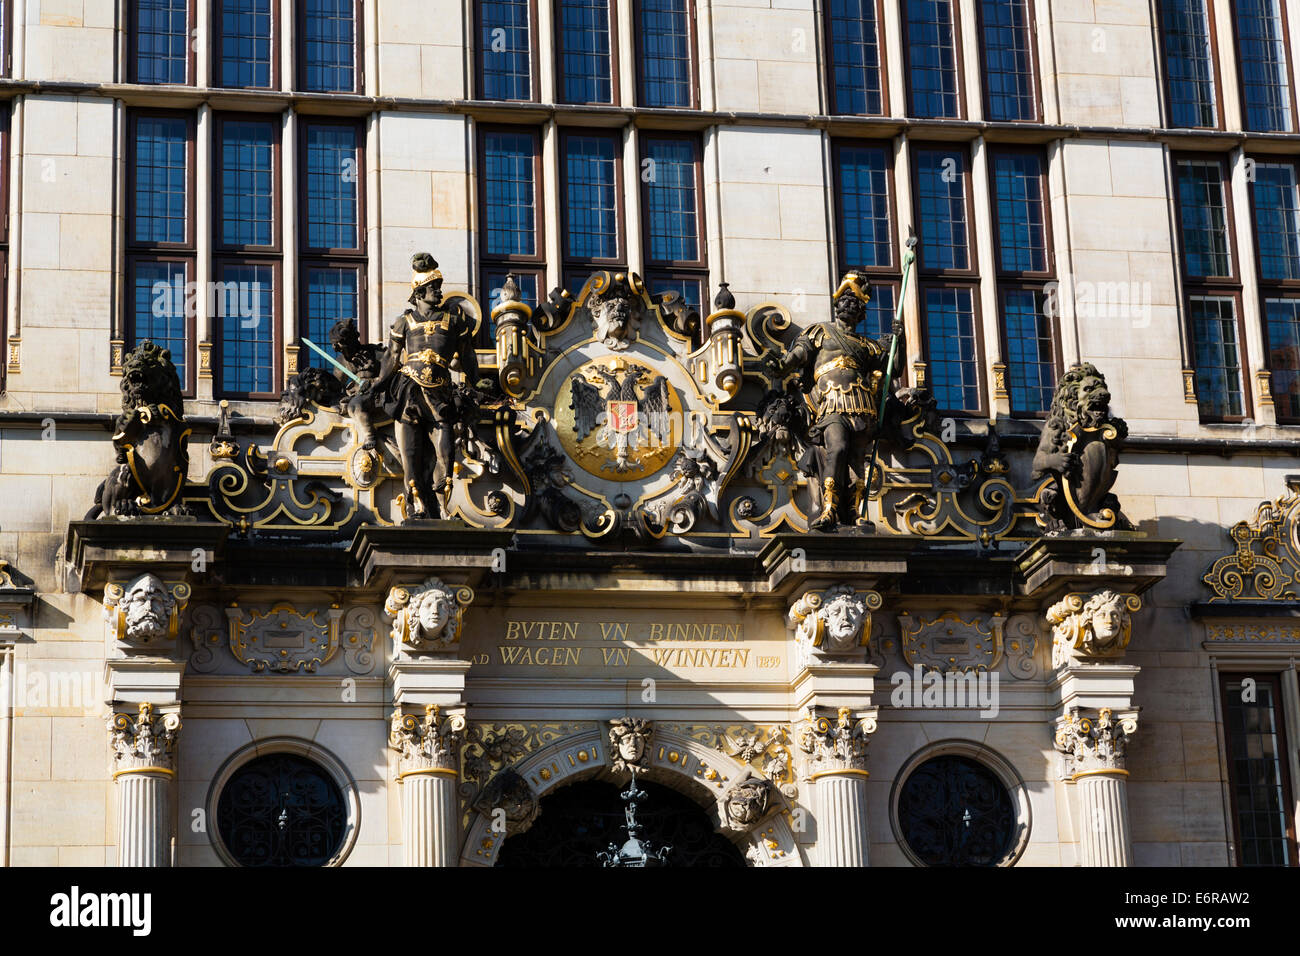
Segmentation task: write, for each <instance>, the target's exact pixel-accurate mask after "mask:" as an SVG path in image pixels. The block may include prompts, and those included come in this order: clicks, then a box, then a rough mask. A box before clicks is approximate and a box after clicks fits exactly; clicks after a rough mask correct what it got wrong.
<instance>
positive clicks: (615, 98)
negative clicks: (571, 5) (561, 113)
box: [551, 0, 636, 106]
mask: <svg viewBox="0 0 1300 956" xmlns="http://www.w3.org/2000/svg"><path fill="white" fill-rule="evenodd" d="M551 3H552V17H553V19H554V22H555V44H554V46H555V50H554V55H555V102H556V103H562V104H564V105H565V106H621V105H622V102H621V100H620V98H619V88H618V87H619V57H618V8H617V0H607V4H608V6H607V9H608V10H609V98H610V101H609V102H608V103H602V102H600V101H599V100H591V101H588V102H586V103H570V102H569V101H568V100H566V99H564V98H563V95H562V91H563V89H564V30H563V29H562V28H561V25H560V7H561V6H562V5H563V0H551ZM635 15H636V14H635V13H634V14H633V16H635Z"/></svg>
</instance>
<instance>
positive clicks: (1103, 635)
mask: <svg viewBox="0 0 1300 956" xmlns="http://www.w3.org/2000/svg"><path fill="white" fill-rule="evenodd" d="M1091 623H1092V633H1093V634H1094V635H1096V637H1097V640H1098V641H1100V642H1101V643H1103V644H1109V643H1110V642H1111V641H1113V640H1115V638H1117V637H1118V636H1119V632H1120V629H1121V628H1122V627H1123V623H1124V615H1123V612H1122V611H1120V609H1119V608H1118V607H1117V606H1116V605H1114V604H1104V605H1102V606H1101V607H1100V608H1098V609H1097V610H1096V611H1094V612H1093V613H1092V618H1091Z"/></svg>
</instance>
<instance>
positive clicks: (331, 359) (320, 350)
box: [303, 336, 361, 385]
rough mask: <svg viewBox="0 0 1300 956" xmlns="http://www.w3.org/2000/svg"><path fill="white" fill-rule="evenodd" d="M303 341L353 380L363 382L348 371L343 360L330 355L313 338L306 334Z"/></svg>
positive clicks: (358, 382)
mask: <svg viewBox="0 0 1300 956" xmlns="http://www.w3.org/2000/svg"><path fill="white" fill-rule="evenodd" d="M303 341H304V342H306V343H307V345H308V346H309V347H310V348H311V350H312V351H313V352H315V353H316V354H317V355H319V356H320V357H321V358H323V359H324V360H325V361H327V362H329V363H330V364H331V365H333V366H334V367H335V368H336V369H338V370H339V371H340V372H342V373H343V374H344V375H346V376H347V377H348V378H350V379H352V381H354V382H356V383H357V384H358V385H360V384H361V379H359V378H357V377H356V376H355V375H353V374H352V373H351V372H350V371H348V369H347V368H346V367H345V366H344V365H343V364H342V363H341V362H339V361H337V360H336V359H335V358H334V356H332V355H330V354H329V353H328V352H326V351H325V350H324V349H323V348H321V347H320V346H319V345H317V344H316V343H315V342H313V341H312V340H311V339H309V338H306V337H305V336H304V337H303Z"/></svg>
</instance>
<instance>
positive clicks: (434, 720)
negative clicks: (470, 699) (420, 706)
mask: <svg viewBox="0 0 1300 956" xmlns="http://www.w3.org/2000/svg"><path fill="white" fill-rule="evenodd" d="M464 730H465V715H464V714H460V713H448V714H444V713H442V711H441V709H440V708H439V707H438V705H437V704H428V705H426V706H425V708H424V717H423V718H419V717H416V716H415V715H414V714H403V713H402V711H401V709H400V708H399V709H397V710H394V711H393V717H392V727H391V730H390V731H389V734H388V745H389V746H390V747H392V748H393V749H394V750H396V751H397V752H398V753H399V754H400V755H401V768H400V770H399V774H406V773H420V772H430V771H437V772H444V773H450V774H456V773H459V771H460V748H461V745H462V744H463V743H464V741H465V736H464Z"/></svg>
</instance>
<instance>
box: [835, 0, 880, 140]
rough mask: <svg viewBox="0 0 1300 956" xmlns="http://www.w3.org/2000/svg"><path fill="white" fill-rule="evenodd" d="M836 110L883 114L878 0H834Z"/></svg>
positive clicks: (875, 114) (839, 111)
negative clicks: (877, 16)
mask: <svg viewBox="0 0 1300 956" xmlns="http://www.w3.org/2000/svg"><path fill="white" fill-rule="evenodd" d="M830 17H831V41H830V42H831V82H832V85H833V86H834V97H835V112H836V113H849V114H859V115H867V116H879V115H880V114H881V113H882V112H884V106H883V100H882V98H881V94H880V90H881V82H880V34H879V24H878V23H877V22H876V0H830Z"/></svg>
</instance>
